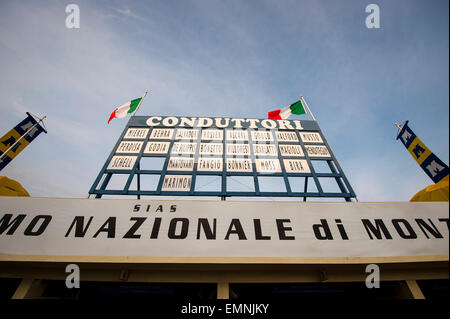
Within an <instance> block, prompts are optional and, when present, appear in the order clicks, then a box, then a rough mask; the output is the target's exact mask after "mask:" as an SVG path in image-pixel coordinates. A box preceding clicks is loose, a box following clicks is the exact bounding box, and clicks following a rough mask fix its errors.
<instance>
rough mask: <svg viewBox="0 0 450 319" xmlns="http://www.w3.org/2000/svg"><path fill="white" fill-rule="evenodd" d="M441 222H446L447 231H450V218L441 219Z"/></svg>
mask: <svg viewBox="0 0 450 319" xmlns="http://www.w3.org/2000/svg"><path fill="white" fill-rule="evenodd" d="M439 221H440V222H446V223H447V229H449V230H450V224H449V218H439Z"/></svg>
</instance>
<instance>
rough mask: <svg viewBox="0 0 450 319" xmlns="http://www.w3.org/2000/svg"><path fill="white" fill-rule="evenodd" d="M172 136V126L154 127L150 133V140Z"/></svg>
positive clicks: (168, 138) (170, 137)
mask: <svg viewBox="0 0 450 319" xmlns="http://www.w3.org/2000/svg"><path fill="white" fill-rule="evenodd" d="M172 136H173V128H154V129H153V131H152V133H151V134H150V139H152V140H171V139H172Z"/></svg>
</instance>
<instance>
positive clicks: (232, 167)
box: [226, 158, 253, 172]
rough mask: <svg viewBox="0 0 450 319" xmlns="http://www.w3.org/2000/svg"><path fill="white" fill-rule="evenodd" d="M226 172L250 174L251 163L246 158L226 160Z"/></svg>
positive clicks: (251, 169)
mask: <svg viewBox="0 0 450 319" xmlns="http://www.w3.org/2000/svg"><path fill="white" fill-rule="evenodd" d="M226 163H227V171H228V172H252V171H253V168H252V162H251V160H249V159H247V158H227V162H226Z"/></svg>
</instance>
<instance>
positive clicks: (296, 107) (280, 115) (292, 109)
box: [269, 100, 306, 120]
mask: <svg viewBox="0 0 450 319" xmlns="http://www.w3.org/2000/svg"><path fill="white" fill-rule="evenodd" d="M291 114H297V115H300V114H306V112H305V108H304V107H303V104H302V102H301V101H300V100H299V101H297V102H295V103H292V104H291V105H289V106H286V107H284V108H282V109H279V110H275V111H271V112H269V119H271V120H284V119H287V118H288V117H289V116H290V115H291Z"/></svg>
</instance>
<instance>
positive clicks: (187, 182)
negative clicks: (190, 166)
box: [162, 175, 192, 192]
mask: <svg viewBox="0 0 450 319" xmlns="http://www.w3.org/2000/svg"><path fill="white" fill-rule="evenodd" d="M191 182H192V176H191V175H166V176H164V182H163V185H162V190H163V191H173V192H179V191H182V192H186V191H190V190H191Z"/></svg>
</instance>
